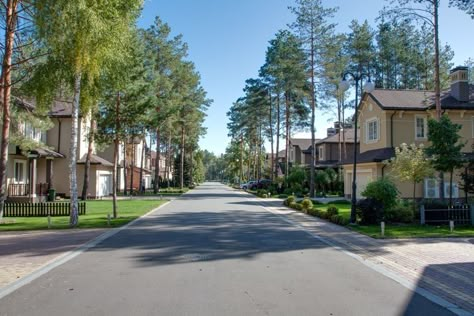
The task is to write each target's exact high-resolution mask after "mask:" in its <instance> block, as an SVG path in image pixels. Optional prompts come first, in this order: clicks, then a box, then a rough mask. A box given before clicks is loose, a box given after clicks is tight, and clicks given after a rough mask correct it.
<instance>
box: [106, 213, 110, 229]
mask: <svg viewBox="0 0 474 316" xmlns="http://www.w3.org/2000/svg"><path fill="white" fill-rule="evenodd" d="M107 226H110V213H108V214H107Z"/></svg>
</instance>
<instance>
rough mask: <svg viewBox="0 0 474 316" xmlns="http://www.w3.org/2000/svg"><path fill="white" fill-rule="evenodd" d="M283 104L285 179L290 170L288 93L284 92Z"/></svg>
mask: <svg viewBox="0 0 474 316" xmlns="http://www.w3.org/2000/svg"><path fill="white" fill-rule="evenodd" d="M285 106H286V111H285V112H286V113H285V117H286V119H285V127H286V133H285V134H286V135H285V138H286V139H285V141H286V148H285V179H288V173H289V170H290V163H289V161H288V158H289V157H288V153H289V150H290V100H289V96H288V93H287V92H285Z"/></svg>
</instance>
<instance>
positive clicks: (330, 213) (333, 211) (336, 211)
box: [326, 205, 339, 217]
mask: <svg viewBox="0 0 474 316" xmlns="http://www.w3.org/2000/svg"><path fill="white" fill-rule="evenodd" d="M326 212H327V213H328V216H330V217H331V216H334V215H339V209H338V208H337V207H335V206H332V205H331V206H329V207H328V208H327V210H326Z"/></svg>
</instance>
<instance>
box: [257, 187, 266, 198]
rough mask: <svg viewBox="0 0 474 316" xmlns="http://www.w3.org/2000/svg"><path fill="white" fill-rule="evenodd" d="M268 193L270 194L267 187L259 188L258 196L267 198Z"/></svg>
mask: <svg viewBox="0 0 474 316" xmlns="http://www.w3.org/2000/svg"><path fill="white" fill-rule="evenodd" d="M267 194H268V192H267V190H265V189H258V190H257V196H258V197H261V198H266V197H267Z"/></svg>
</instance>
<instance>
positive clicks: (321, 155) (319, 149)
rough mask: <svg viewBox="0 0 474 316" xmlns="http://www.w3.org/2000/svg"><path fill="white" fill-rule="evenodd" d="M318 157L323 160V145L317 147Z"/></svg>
mask: <svg viewBox="0 0 474 316" xmlns="http://www.w3.org/2000/svg"><path fill="white" fill-rule="evenodd" d="M318 158H319V160H324V148H323V146H321V147H318Z"/></svg>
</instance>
